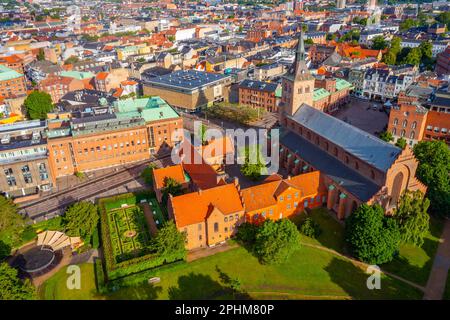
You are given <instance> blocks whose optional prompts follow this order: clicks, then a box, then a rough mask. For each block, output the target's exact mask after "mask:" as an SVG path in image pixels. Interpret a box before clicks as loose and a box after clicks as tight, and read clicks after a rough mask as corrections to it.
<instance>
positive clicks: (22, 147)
mask: <svg viewBox="0 0 450 320" xmlns="http://www.w3.org/2000/svg"><path fill="white" fill-rule="evenodd" d="M45 129H46V124H45V121H39V120H33V121H22V122H17V123H14V124H8V125H1V126H0V190H1V191H2V192H3V193H4V194H5V195H6V196H8V197H13V198H17V199H20V200H30V199H32V198H34V197H37V196H39V194H40V193H41V192H45V191H48V190H50V189H51V188H52V186H53V185H54V183H55V181H54V177H53V176H52V175H51V171H50V164H49V162H48V150H47V139H46V135H45Z"/></svg>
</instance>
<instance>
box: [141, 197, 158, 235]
mask: <svg viewBox="0 0 450 320" xmlns="http://www.w3.org/2000/svg"><path fill="white" fill-rule="evenodd" d="M141 207H142V209H143V210H144V216H145V220H146V221H147V225H148V228H149V229H150V234H151V235H152V236H155V235H156V234H157V233H158V227H157V226H156V223H155V219H153V213H152V209H151V208H150V205H149V204H148V203H141Z"/></svg>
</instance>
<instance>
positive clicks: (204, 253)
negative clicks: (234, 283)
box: [186, 243, 239, 262]
mask: <svg viewBox="0 0 450 320" xmlns="http://www.w3.org/2000/svg"><path fill="white" fill-rule="evenodd" d="M238 246H239V245H238V244H235V243H234V244H228V243H224V244H221V245H218V246H216V247H212V248H201V249H196V250H192V251H189V252H188V254H187V258H186V261H187V262H191V261H194V260H197V259H200V258H204V257H208V256H211V255H213V254H216V253H219V252H224V251H228V250H230V249H233V248H237V247H238Z"/></svg>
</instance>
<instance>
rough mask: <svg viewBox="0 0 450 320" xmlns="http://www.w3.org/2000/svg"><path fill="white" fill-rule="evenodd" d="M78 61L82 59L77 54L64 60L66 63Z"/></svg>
mask: <svg viewBox="0 0 450 320" xmlns="http://www.w3.org/2000/svg"><path fill="white" fill-rule="evenodd" d="M78 61H80V59H78V57H76V56H70V57H69V58H67V59H66V61H64V64H66V65H67V64H74V63H77V62H78Z"/></svg>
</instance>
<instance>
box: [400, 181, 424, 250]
mask: <svg viewBox="0 0 450 320" xmlns="http://www.w3.org/2000/svg"><path fill="white" fill-rule="evenodd" d="M429 206H430V200H428V199H427V198H425V196H424V194H423V193H422V192H420V191H418V190H417V191H414V192H412V191H406V192H405V193H404V194H403V195H402V196H401V198H400V201H399V203H398V206H397V209H396V210H395V212H394V217H395V219H397V221H398V225H399V228H400V234H401V240H402V242H404V243H411V244H413V245H415V246H419V247H420V246H422V244H423V238H424V237H425V236H426V235H427V234H428V230H429V229H430V216H429V214H428V212H427V210H428V207H429Z"/></svg>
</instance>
